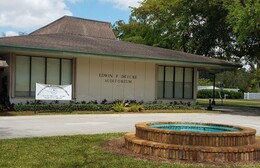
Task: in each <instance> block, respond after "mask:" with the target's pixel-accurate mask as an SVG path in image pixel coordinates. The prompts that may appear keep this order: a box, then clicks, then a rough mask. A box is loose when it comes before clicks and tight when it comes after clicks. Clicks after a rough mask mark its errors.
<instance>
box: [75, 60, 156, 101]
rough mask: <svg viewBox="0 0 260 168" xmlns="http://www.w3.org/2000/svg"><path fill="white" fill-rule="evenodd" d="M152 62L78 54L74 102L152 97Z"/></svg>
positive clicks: (153, 79) (153, 82)
mask: <svg viewBox="0 0 260 168" xmlns="http://www.w3.org/2000/svg"><path fill="white" fill-rule="evenodd" d="M155 67H156V66H155V63H149V62H137V61H125V60H124V61H122V60H115V59H101V58H93V57H79V58H77V59H76V70H75V74H76V83H75V86H76V88H75V98H76V101H86V102H89V101H92V100H93V101H94V100H97V101H98V102H100V101H102V100H104V99H106V100H108V101H114V100H116V99H119V100H137V101H142V100H143V101H144V102H150V101H153V100H155V91H156V89H155V88H156V87H155V83H156V79H155V77H156V75H155Z"/></svg>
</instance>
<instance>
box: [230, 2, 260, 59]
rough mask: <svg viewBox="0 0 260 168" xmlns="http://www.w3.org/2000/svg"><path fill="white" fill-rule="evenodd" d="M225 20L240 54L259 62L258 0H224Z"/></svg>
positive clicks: (259, 28) (259, 23) (259, 3)
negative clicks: (229, 26) (233, 35)
mask: <svg viewBox="0 0 260 168" xmlns="http://www.w3.org/2000/svg"><path fill="white" fill-rule="evenodd" d="M225 6H226V8H227V9H228V15H227V21H228V23H229V24H230V25H231V26H232V28H233V32H234V34H235V36H236V42H237V47H238V48H239V49H240V53H239V54H240V55H241V56H244V57H245V58H246V59H247V61H248V62H251V63H258V64H259V63H260V41H259V40H260V0H231V1H225Z"/></svg>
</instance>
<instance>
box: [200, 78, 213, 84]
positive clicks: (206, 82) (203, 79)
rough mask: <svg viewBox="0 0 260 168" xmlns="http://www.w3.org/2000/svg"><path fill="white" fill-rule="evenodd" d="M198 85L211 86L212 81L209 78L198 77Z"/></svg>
mask: <svg viewBox="0 0 260 168" xmlns="http://www.w3.org/2000/svg"><path fill="white" fill-rule="evenodd" d="M198 85H199V86H212V85H213V83H212V81H210V79H206V78H200V79H199V80H198Z"/></svg>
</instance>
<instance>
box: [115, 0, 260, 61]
mask: <svg viewBox="0 0 260 168" xmlns="http://www.w3.org/2000/svg"><path fill="white" fill-rule="evenodd" d="M242 1H245V0H242ZM251 1H252V2H251ZM233 2H236V3H233ZM239 2H240V1H239V0H231V1H225V0H200V1H197V0H171V1H165V0H144V1H143V2H142V3H141V4H140V7H138V8H133V9H132V12H131V17H130V20H129V24H126V23H122V22H120V23H119V22H118V23H116V24H115V27H116V29H115V31H116V32H117V33H116V34H117V35H119V36H118V37H119V38H120V39H122V40H125V41H132V42H137V43H142V44H148V45H153V46H159V47H164V48H169V49H174V50H181V51H185V52H189V53H194V54H200V55H205V56H210V57H218V58H223V59H227V60H235V61H240V58H242V57H244V58H248V59H246V60H247V61H254V60H257V59H258V57H260V56H259V55H260V54H259V31H258V30H259V18H260V16H259V9H260V8H259V0H247V1H245V4H246V7H241V2H240V3H239ZM250 2H251V4H250ZM257 3H258V4H257ZM248 4H249V5H248ZM254 5H255V6H254ZM251 10H253V12H252V14H251V13H249V14H248V12H250V11H251ZM237 13H239V14H241V15H239V16H241V18H240V21H239V20H238V19H237V18H236V17H237ZM252 15H254V17H251V16H252ZM242 16H247V17H242ZM248 17H250V19H248ZM246 21H247V22H246ZM241 25H243V27H246V25H250V26H249V27H250V28H247V29H244V28H243V27H242V26H241ZM251 25H255V26H256V27H254V26H251ZM249 35H250V36H249Z"/></svg>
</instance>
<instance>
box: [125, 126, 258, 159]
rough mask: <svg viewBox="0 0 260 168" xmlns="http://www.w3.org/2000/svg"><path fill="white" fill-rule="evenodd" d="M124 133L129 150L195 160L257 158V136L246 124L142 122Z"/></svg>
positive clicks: (169, 157)
mask: <svg viewBox="0 0 260 168" xmlns="http://www.w3.org/2000/svg"><path fill="white" fill-rule="evenodd" d="M135 127H136V133H127V134H126V135H125V146H126V148H127V149H128V150H130V151H132V152H134V153H138V154H142V155H151V156H157V157H162V158H167V159H176V160H187V161H197V162H251V161H256V162H259V161H260V139H256V137H255V134H256V130H255V129H252V128H248V127H241V126H233V125H223V124H213V123H190V122H144V123H137V124H136V125H135Z"/></svg>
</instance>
